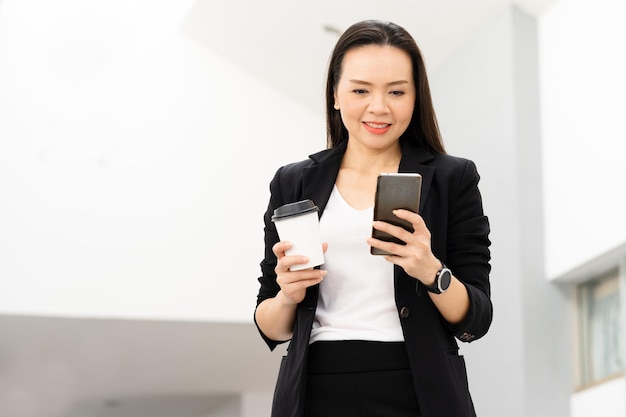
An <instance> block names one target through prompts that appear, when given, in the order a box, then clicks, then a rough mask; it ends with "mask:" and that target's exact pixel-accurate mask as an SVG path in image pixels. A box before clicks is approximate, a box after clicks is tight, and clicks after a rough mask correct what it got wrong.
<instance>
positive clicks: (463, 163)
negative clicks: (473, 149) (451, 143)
mask: <svg viewBox="0 0 626 417" xmlns="http://www.w3.org/2000/svg"><path fill="white" fill-rule="evenodd" d="M432 166H434V167H435V169H436V175H437V176H439V177H443V178H446V179H447V180H449V181H453V182H466V181H469V182H478V181H479V179H480V176H479V175H478V170H477V168H476V164H475V163H474V161H472V160H471V159H467V158H463V157H460V156H454V155H442V154H438V155H435V157H434V158H433V161H432Z"/></svg>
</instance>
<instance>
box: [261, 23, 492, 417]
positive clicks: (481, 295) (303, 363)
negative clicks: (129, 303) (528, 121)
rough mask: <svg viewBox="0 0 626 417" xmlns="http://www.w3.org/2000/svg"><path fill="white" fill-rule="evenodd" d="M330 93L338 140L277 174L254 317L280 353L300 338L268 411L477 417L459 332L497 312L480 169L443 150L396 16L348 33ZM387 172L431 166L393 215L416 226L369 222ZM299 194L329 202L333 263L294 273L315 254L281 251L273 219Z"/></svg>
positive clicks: (469, 336)
mask: <svg viewBox="0 0 626 417" xmlns="http://www.w3.org/2000/svg"><path fill="white" fill-rule="evenodd" d="M326 100H327V106H326V111H327V123H328V149H327V150H325V151H322V152H319V153H317V154H314V155H311V156H310V157H309V159H307V160H305V161H302V162H298V163H294V164H290V165H286V166H284V167H281V168H280V169H279V170H278V171H277V173H276V175H275V177H274V179H273V180H272V182H271V184H270V191H271V198H270V202H269V207H268V209H267V212H266V213H265V258H264V260H263V261H262V262H261V270H262V276H261V277H260V278H259V282H260V284H261V287H260V291H259V295H258V301H257V308H256V311H255V322H256V324H257V326H258V328H259V331H260V332H261V335H262V337H263V338H264V340H265V341H266V342H267V344H268V345H269V347H270V349H274V348H275V347H276V345H277V344H279V343H282V342H284V341H287V340H291V342H290V345H289V349H288V354H287V355H286V356H285V357H284V358H283V361H282V363H281V367H280V371H279V376H278V381H277V385H276V391H275V395H274V404H273V411H272V415H273V416H274V417H284V416H294V417H295V416H311V417H315V416H324V417H332V416H342V417H349V416H394V417H403V416H407V417H408V416H422V417H435V416H441V417H451V416H454V417H463V416H474V415H475V412H474V407H473V404H472V401H471V398H470V394H469V390H468V386H467V377H466V370H465V363H464V359H463V357H462V356H460V355H458V346H457V342H456V340H455V337H456V338H458V339H459V340H461V341H464V342H471V341H473V340H476V339H478V338H480V337H482V336H483V335H484V334H485V333H486V332H487V330H488V329H489V326H490V324H491V319H492V305H491V301H490V287H489V271H490V265H489V260H490V252H489V245H490V242H489V238H488V235H489V223H488V220H487V218H486V217H485V215H484V214H483V209H482V202H481V196H480V192H479V190H478V179H479V177H478V174H477V171H476V168H475V166H474V164H473V163H472V162H471V161H469V160H466V159H461V158H456V157H452V156H449V155H446V153H445V150H444V146H443V144H442V141H441V137H440V134H439V129H438V126H437V122H436V117H435V113H434V110H433V106H432V101H431V97H430V90H429V86H428V80H427V77H426V71H425V67H424V62H423V60H422V56H421V53H420V51H419V49H418V47H417V45H416V43H415V41H414V40H413V38H412V37H411V36H410V35H409V34H408V33H407V32H406V31H405V30H404V29H403V28H401V27H399V26H397V25H395V24H392V23H384V22H379V21H363V22H359V23H356V24H354V25H353V26H351V27H350V28H349V29H347V30H346V32H345V33H344V34H343V35H342V36H341V37H340V39H339V40H338V42H337V45H336V46H335V49H334V51H333V54H332V57H331V61H330V65H329V70H328V79H327V89H326ZM381 172H417V173H420V174H421V175H422V197H421V204H420V209H419V214H417V213H413V212H410V211H406V210H396V212H395V215H396V216H397V217H399V218H401V219H405V220H407V221H409V222H410V223H411V224H412V225H413V229H414V232H412V233H411V232H408V231H406V230H404V229H402V228H400V227H397V226H394V225H391V224H389V223H384V222H374V223H372V211H373V205H374V196H375V190H376V179H377V176H378V174H379V173H381ZM303 199H311V200H312V201H314V202H315V203H316V204H317V206H318V207H319V208H320V213H321V214H320V216H321V217H320V227H321V230H322V237H323V240H324V242H325V243H324V245H323V246H324V250H325V263H324V265H322V266H321V268H319V269H307V270H301V271H294V272H292V271H290V270H289V268H290V267H291V266H292V265H297V264H302V263H306V258H304V257H302V256H286V255H285V251H286V250H287V249H288V248H289V247H290V245H291V244H290V243H289V242H281V241H279V237H278V235H277V232H276V229H275V227H274V225H273V224H272V222H271V216H272V214H273V211H274V209H275V208H276V207H278V206H280V205H283V204H286V203H291V202H295V201H299V200H303ZM372 227H374V228H376V229H378V230H380V231H384V232H387V233H389V234H391V235H393V236H395V237H397V238H399V239H400V240H401V241H403V242H406V244H405V245H401V244H396V243H391V242H384V241H381V240H377V239H373V238H371V231H372ZM370 247H375V248H379V249H382V250H385V251H388V252H390V253H391V255H385V256H373V255H371V254H370V250H369V249H370Z"/></svg>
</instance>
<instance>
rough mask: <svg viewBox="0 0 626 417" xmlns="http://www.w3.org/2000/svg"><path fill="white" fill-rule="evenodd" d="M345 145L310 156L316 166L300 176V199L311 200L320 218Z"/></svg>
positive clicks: (333, 182) (335, 178)
mask: <svg viewBox="0 0 626 417" xmlns="http://www.w3.org/2000/svg"><path fill="white" fill-rule="evenodd" d="M345 150H346V147H345V145H343V146H339V147H336V148H332V149H330V150H326V151H322V152H319V153H316V154H313V155H311V156H310V158H311V159H312V160H313V161H315V162H317V164H315V165H313V166H311V167H309V168H306V169H305V170H304V172H303V175H302V196H301V198H303V199H304V198H309V199H311V200H312V201H313V202H314V203H315V205H317V207H319V209H320V211H319V215H320V216H321V215H322V213H323V212H324V209H325V208H326V203H328V199H329V198H330V194H331V192H332V191H333V187H334V185H335V181H336V180H337V174H338V173H339V167H340V166H341V159H342V158H343V154H344V153H345Z"/></svg>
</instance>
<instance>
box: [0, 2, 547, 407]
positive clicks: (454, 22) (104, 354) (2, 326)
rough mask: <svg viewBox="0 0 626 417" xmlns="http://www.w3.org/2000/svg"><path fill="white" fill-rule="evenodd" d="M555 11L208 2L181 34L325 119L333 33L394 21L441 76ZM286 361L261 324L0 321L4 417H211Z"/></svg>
mask: <svg viewBox="0 0 626 417" xmlns="http://www.w3.org/2000/svg"><path fill="white" fill-rule="evenodd" d="M0 1H1V0H0ZM554 2H555V0H526V1H522V0H519V1H507V0H472V1H467V0H428V1H426V0H398V1H386V2H382V1H374V0H344V1H337V0H321V1H316V2H309V3H304V2H295V1H284V0H283V1H281V0H266V1H263V2H259V1H256V0H221V1H217V0H199V1H198V2H197V3H196V4H195V6H194V7H193V8H192V10H191V12H190V14H189V15H188V17H187V18H186V19H185V21H184V23H183V25H182V30H183V31H184V32H186V33H187V34H190V35H191V36H192V37H194V38H195V39H197V40H198V41H199V42H200V43H201V44H203V45H205V46H207V47H209V48H211V49H212V50H213V51H215V52H216V53H218V54H220V55H222V56H223V57H225V58H226V59H229V60H231V61H233V62H235V63H236V64H238V65H240V66H241V67H243V68H244V69H246V70H247V71H248V72H250V73H251V74H254V76H257V77H259V78H260V79H262V80H263V81H264V82H266V83H268V84H270V85H272V86H273V87H275V88H276V89H278V90H280V91H282V92H283V93H284V94H286V95H288V96H289V97H292V98H293V99H294V100H296V101H297V102H299V103H301V104H302V105H303V106H306V107H308V108H310V109H311V110H313V111H316V112H321V110H322V108H323V106H322V90H323V83H324V72H325V66H326V62H327V59H328V57H329V54H330V52H331V50H332V47H333V45H334V42H335V41H336V36H337V35H336V34H335V33H333V32H329V31H327V30H325V29H324V28H325V27H327V26H328V27H332V28H335V29H337V30H339V31H341V30H344V29H345V28H346V27H347V26H349V25H350V24H351V23H353V22H355V21H358V20H361V19H366V18H378V19H384V20H391V21H394V22H396V23H398V24H400V25H402V26H404V27H405V28H406V29H408V30H409V31H410V32H411V33H412V34H413V35H414V36H415V38H416V40H417V41H418V44H419V45H420V46H421V48H422V51H423V53H424V56H425V59H426V62H427V65H428V68H429V70H430V71H431V72H432V71H434V70H436V69H437V68H438V67H439V66H441V65H443V64H444V63H445V62H446V60H447V59H448V58H449V57H450V56H451V55H452V54H454V53H455V51H457V50H458V49H459V48H461V47H462V46H463V44H464V43H465V41H466V39H468V37H471V36H472V35H473V34H475V33H476V32H477V31H480V28H481V27H482V26H483V25H485V24H486V23H488V22H489V21H491V20H492V19H494V18H495V16H497V15H498V14H499V13H503V12H504V10H505V9H506V8H507V7H508V6H509V5H511V4H515V5H517V6H519V7H520V8H522V9H524V10H526V11H527V12H529V13H531V14H538V13H540V12H541V11H542V10H544V9H545V8H547V7H548V6H549V5H551V4H552V3H554ZM1 4H2V3H0V5H1ZM207 76H209V74H208V75H207ZM218 99H219V98H218ZM251 279H253V277H252V278H251ZM138 302H140V301H139V300H138ZM253 302H254V300H251V312H250V313H251V314H252V305H253ZM280 356H281V355H280V353H278V352H274V353H273V354H270V353H269V351H268V350H267V349H266V348H265V346H264V345H263V343H262V342H261V340H260V338H259V337H258V335H257V333H256V329H255V328H254V326H253V325H252V324H216V323H183V322H160V321H154V322H151V321H134V320H129V321H125V320H97V319H84V320H80V319H64V318H33V317H14V316H6V315H5V316H2V315H0V416H7V417H9V416H10V417H79V416H80V417H84V416H89V417H136V416H148V415H149V416H151V417H169V416H170V415H176V416H177V417H197V416H202V415H208V414H209V413H210V412H211V410H214V409H216V408H218V407H220V406H221V405H223V404H224V403H226V402H228V401H230V400H232V398H233V397H232V396H233V395H235V394H236V393H237V392H239V391H242V390H251V391H262V390H268V389H269V390H271V387H272V385H273V382H274V380H275V375H276V372H277V369H278V362H279V360H280ZM252 369H254V372H252V371H251V370H252ZM172 410H175V412H174V411H172Z"/></svg>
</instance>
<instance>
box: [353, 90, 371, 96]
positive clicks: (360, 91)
mask: <svg viewBox="0 0 626 417" xmlns="http://www.w3.org/2000/svg"><path fill="white" fill-rule="evenodd" d="M352 92H353V93H354V94H357V95H360V96H361V95H363V94H367V90H363V89H360V88H357V89H356V90H352Z"/></svg>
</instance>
